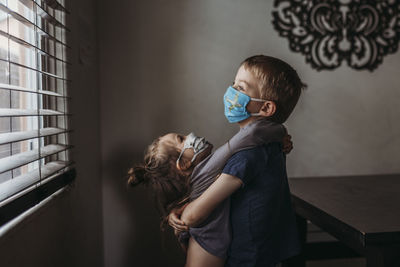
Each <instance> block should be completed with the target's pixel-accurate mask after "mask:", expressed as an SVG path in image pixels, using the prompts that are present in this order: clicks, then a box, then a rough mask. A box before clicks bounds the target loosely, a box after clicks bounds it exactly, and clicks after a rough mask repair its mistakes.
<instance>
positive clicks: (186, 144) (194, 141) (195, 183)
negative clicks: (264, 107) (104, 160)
mask: <svg viewBox="0 0 400 267" xmlns="http://www.w3.org/2000/svg"><path fill="white" fill-rule="evenodd" d="M285 135H286V138H284V137H285ZM260 137H261V138H260ZM284 140H285V144H284V150H285V149H286V152H288V151H290V150H291V144H292V143H291V141H290V136H288V135H287V134H286V129H285V128H284V127H283V126H282V125H281V124H277V123H274V122H272V121H269V120H266V119H259V120H256V121H254V122H253V123H251V124H249V125H248V126H246V127H244V128H242V129H240V131H239V132H238V133H237V134H236V135H234V136H233V137H232V138H231V139H230V140H229V141H228V142H227V143H226V144H224V145H223V146H221V147H220V148H218V149H217V150H216V151H215V152H214V153H211V150H212V145H211V144H210V143H209V142H207V141H206V140H205V139H204V138H199V137H197V136H195V135H194V134H193V133H191V134H189V135H187V136H182V135H179V134H174V133H170V134H167V135H164V136H162V137H159V138H157V139H156V140H155V141H153V143H152V144H151V145H150V146H149V147H148V149H147V152H146V154H145V157H144V163H143V164H140V165H136V166H135V167H133V168H131V169H130V170H129V172H128V175H129V178H128V184H129V185H131V186H136V185H138V184H140V183H143V184H145V185H150V186H151V187H152V188H153V190H154V193H155V197H156V203H157V205H158V209H159V211H160V212H161V215H162V225H165V223H166V222H167V220H168V215H169V214H170V212H171V211H172V210H173V209H176V208H179V207H182V206H184V205H185V204H186V203H188V202H190V201H193V200H194V199H196V198H197V197H199V196H200V195H201V194H202V193H203V192H204V191H205V190H206V189H207V188H208V186H210V185H211V184H212V183H213V182H214V181H215V179H216V178H217V177H218V175H219V173H220V172H221V170H222V168H223V167H224V165H225V163H226V162H227V160H228V159H229V158H230V157H231V156H232V155H233V154H234V153H236V152H238V151H240V150H243V149H247V148H252V147H255V146H258V145H262V144H267V143H271V142H282V141H284ZM229 208H230V202H229V199H227V200H226V201H224V202H223V203H221V204H220V205H219V206H218V207H217V208H216V209H215V210H214V211H213V213H212V214H211V215H210V216H209V217H207V218H204V220H203V221H202V223H201V224H200V225H198V226H196V227H192V228H190V229H189V232H184V233H179V240H180V243H181V244H183V247H186V245H187V244H188V249H187V257H186V266H188V267H193V266H223V265H224V260H225V258H226V252H227V250H228V247H229V243H230V238H231V236H230V224H229ZM176 234H178V233H177V232H176Z"/></svg>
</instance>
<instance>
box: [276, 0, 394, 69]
mask: <svg viewBox="0 0 400 267" xmlns="http://www.w3.org/2000/svg"><path fill="white" fill-rule="evenodd" d="M272 15H273V24H274V27H275V29H276V30H277V31H278V32H279V35H280V36H282V37H286V38H287V39H288V40H289V46H290V49H291V50H292V51H294V52H300V53H302V54H303V55H305V57H306V62H307V63H309V64H311V66H312V67H313V68H315V69H317V70H332V69H335V68H337V67H339V66H340V65H341V64H342V62H343V61H346V62H347V64H348V66H350V67H351V68H354V69H357V70H364V69H367V70H370V71H373V70H374V69H376V68H377V67H378V65H379V64H381V63H382V60H383V57H384V56H386V55H387V54H390V53H394V52H396V51H397V48H398V43H399V40H400V0H291V1H290V0H275V2H274V10H273V12H272Z"/></svg>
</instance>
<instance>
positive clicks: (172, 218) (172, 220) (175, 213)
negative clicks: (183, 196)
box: [168, 204, 189, 233]
mask: <svg viewBox="0 0 400 267" xmlns="http://www.w3.org/2000/svg"><path fill="white" fill-rule="evenodd" d="M186 206H187V204H185V205H183V206H182V207H179V208H175V209H173V210H172V211H171V213H170V214H169V215H168V224H169V225H170V226H171V227H172V228H174V232H175V233H176V232H183V231H188V230H189V227H188V226H187V225H186V224H185V223H184V222H183V221H182V220H181V215H182V212H183V210H184V209H185V207H186Z"/></svg>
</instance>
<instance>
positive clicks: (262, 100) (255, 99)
mask: <svg viewBox="0 0 400 267" xmlns="http://www.w3.org/2000/svg"><path fill="white" fill-rule="evenodd" d="M250 100H252V101H256V102H267V101H268V100H264V99H260V98H250ZM250 115H251V116H260V115H261V113H260V112H257V113H250Z"/></svg>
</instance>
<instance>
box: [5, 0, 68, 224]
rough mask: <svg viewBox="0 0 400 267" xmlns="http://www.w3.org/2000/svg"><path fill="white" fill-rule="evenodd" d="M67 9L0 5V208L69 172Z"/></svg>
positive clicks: (22, 2)
mask: <svg viewBox="0 0 400 267" xmlns="http://www.w3.org/2000/svg"><path fill="white" fill-rule="evenodd" d="M66 4H67V3H66V1H63V0H0V208H1V207H2V206H4V205H7V203H10V202H11V201H13V200H14V199H16V198H18V197H20V196H21V195H24V194H28V193H29V192H31V191H32V190H35V189H37V188H39V187H40V186H42V185H43V184H46V183H48V182H49V181H51V180H53V179H54V178H55V177H59V176H61V175H62V174H64V173H66V172H68V171H70V170H71V164H72V161H71V158H70V149H71V145H70V141H69V134H70V129H69V118H70V114H69V112H68V102H69V100H70V99H69V97H68V89H69V88H70V83H71V81H70V80H69V69H70V67H71V65H70V61H69V57H68V55H69V54H70V50H71V47H70V45H69V44H68V41H69V38H68V35H69V33H70V30H69V29H68V27H67V26H66V19H67V16H68V14H69V11H68V6H66ZM1 215H2V214H0V218H1Z"/></svg>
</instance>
